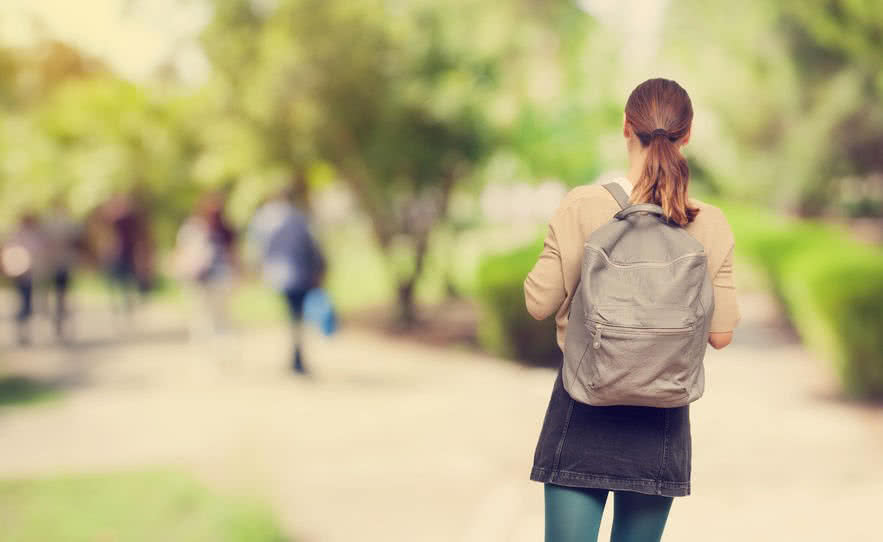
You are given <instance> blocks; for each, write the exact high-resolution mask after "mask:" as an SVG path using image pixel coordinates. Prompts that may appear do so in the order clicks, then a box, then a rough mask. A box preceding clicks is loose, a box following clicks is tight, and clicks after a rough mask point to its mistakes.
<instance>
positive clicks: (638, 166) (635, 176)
mask: <svg viewBox="0 0 883 542" xmlns="http://www.w3.org/2000/svg"><path fill="white" fill-rule="evenodd" d="M646 157H647V153H646V152H642V151H635V152H631V153H629V170H628V173H627V174H626V179H628V180H629V182H630V183H632V186H638V181H640V180H641V175H642V174H643V173H644V160H645V159H646Z"/></svg>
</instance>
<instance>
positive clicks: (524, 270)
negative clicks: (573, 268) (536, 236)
mask: <svg viewBox="0 0 883 542" xmlns="http://www.w3.org/2000/svg"><path fill="white" fill-rule="evenodd" d="M542 248H543V241H542V239H540V240H539V241H537V242H533V243H531V244H529V245H527V246H523V247H520V248H517V249H515V250H512V251H509V252H502V253H497V254H490V255H487V256H485V257H483V258H482V260H481V264H480V265H479V268H478V301H479V306H480V307H481V318H480V320H479V324H478V341H479V343H480V344H481V346H482V348H484V349H485V350H487V351H488V352H492V353H494V354H496V355H499V356H503V357H507V358H512V359H518V360H521V361H525V362H527V363H530V364H533V365H542V366H549V367H554V366H556V365H557V364H558V363H560V362H561V350H559V348H558V344H557V343H556V341H555V320H554V318H552V317H550V318H547V319H546V320H542V321H537V320H535V319H534V318H533V317H532V316H531V315H530V314H528V312H527V307H526V306H525V302H524V279H525V278H526V277H527V274H528V273H529V272H530V270H531V269H532V268H533V266H534V264H535V263H536V261H537V258H538V257H539V255H540V251H541V250H542Z"/></svg>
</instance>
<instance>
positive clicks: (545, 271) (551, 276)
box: [524, 177, 741, 351]
mask: <svg viewBox="0 0 883 542" xmlns="http://www.w3.org/2000/svg"><path fill="white" fill-rule="evenodd" d="M614 180H615V181H616V182H618V183H620V184H621V185H622V187H623V188H624V189H625V191H626V194H630V193H631V191H632V185H631V183H630V182H629V181H628V179H626V178H625V177H618V178H616V179H614ZM689 200H690V203H691V204H692V205H694V206H696V207H699V208H700V211H699V214H698V215H697V216H696V219H695V220H694V221H693V222H691V223H690V224H689V225H687V226H686V228H685V229H686V230H687V232H688V233H690V234H691V235H692V236H693V237H695V238H696V239H697V240H699V242H701V243H702V245H703V246H704V247H705V251H706V253H707V254H708V272H709V274H710V277H711V279H712V285H713V287H714V313H713V315H712V319H711V328H710V330H711V331H721V332H723V331H732V330H733V329H735V328H736V326H737V325H738V323H739V321H740V320H741V314H740V311H739V305H738V302H737V300H736V288H735V285H734V283H733V247H734V244H735V240H734V238H733V231H732V229H731V228H730V224H729V222H727V219H726V217H725V216H724V214H723V212H722V211H721V210H720V209H719V208H717V207H715V206H714V205H711V204H709V203H705V202H703V201H699V200H697V199H694V198H689ZM618 210H619V205H618V204H617V203H616V200H615V199H614V198H613V196H612V195H611V194H610V193H609V192H608V191H607V190H606V189H605V188H604V187H603V186H601V184H589V185H583V186H578V187H576V188H574V189H572V190H571V191H570V192H568V193H567V195H566V196H565V197H564V200H563V201H562V202H561V205H560V206H559V207H558V210H557V211H555V215H554V216H553V217H552V219H551V221H550V222H549V231H548V233H547V234H546V239H545V242H544V245H543V250H542V252H540V256H539V259H538V260H537V263H536V264H534V267H533V269H532V270H531V271H530V273H528V275H527V278H526V279H525V280H524V299H525V303H526V305H527V311H528V312H529V313H530V314H531V316H533V317H534V318H536V319H537V320H543V319H545V318H548V317H549V316H551V315H552V314H554V315H555V324H556V328H557V335H556V337H557V340H558V345H559V346H560V347H561V349H562V351H563V350H564V333H565V330H566V329H567V312H568V310H569V308H570V301H571V299H572V297H573V292H574V290H575V289H576V286H577V285H578V284H579V280H580V264H581V262H582V257H583V244H584V243H585V241H586V239H588V238H589V235H590V234H591V233H592V232H593V231H595V229H597V228H598V227H600V226H602V225H604V224H605V223H607V221H609V220H610V219H611V218H612V217H613V215H614V214H615V213H616V212H617V211H618Z"/></svg>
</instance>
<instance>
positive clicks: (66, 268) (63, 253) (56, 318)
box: [43, 199, 84, 340]
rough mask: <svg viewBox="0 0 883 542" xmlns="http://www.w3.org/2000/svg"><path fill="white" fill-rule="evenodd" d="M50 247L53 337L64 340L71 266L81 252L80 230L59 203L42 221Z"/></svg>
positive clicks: (58, 202) (81, 238) (80, 226)
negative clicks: (53, 294)
mask: <svg viewBox="0 0 883 542" xmlns="http://www.w3.org/2000/svg"><path fill="white" fill-rule="evenodd" d="M43 224H44V227H45V231H46V236H47V240H48V246H49V258H48V259H49V264H50V270H49V274H50V277H49V278H50V280H51V281H52V287H53V290H54V293H55V296H54V297H55V299H54V305H55V306H54V310H53V313H52V315H53V318H52V320H53V324H54V329H55V336H56V338H58V339H60V340H65V339H66V338H67V334H66V333H65V327H66V326H65V322H66V321H67V320H68V317H69V306H68V291H69V289H70V285H71V281H72V278H73V272H74V266H75V265H76V264H77V259H78V258H79V256H80V253H81V251H82V250H83V248H84V244H83V241H84V237H83V227H82V225H81V224H80V223H79V222H78V221H76V220H75V219H74V218H73V217H72V216H71V215H70V212H69V211H68V209H67V206H65V204H64V202H63V201H62V200H60V199H59V200H56V202H55V204H54V206H53V208H52V210H51V212H50V213H49V215H48V216H47V217H46V218H45V219H44V220H43Z"/></svg>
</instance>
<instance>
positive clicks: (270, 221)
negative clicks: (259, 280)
mask: <svg viewBox="0 0 883 542" xmlns="http://www.w3.org/2000/svg"><path fill="white" fill-rule="evenodd" d="M292 196H293V194H292V193H291V191H290V190H283V191H281V192H280V193H278V194H277V195H275V196H274V197H272V198H270V199H269V200H268V201H267V202H265V203H264V204H263V205H261V207H260V208H259V209H258V210H257V212H256V213H255V215H254V217H253V218H252V221H251V224H250V225H249V230H248V234H249V238H250V239H251V240H252V242H254V243H255V245H256V246H257V248H258V250H259V253H260V259H261V266H262V272H263V277H264V280H265V281H266V282H267V284H269V285H270V286H271V287H272V288H273V289H275V290H276V291H277V292H279V293H280V294H282V296H283V297H284V299H285V303H286V306H287V307H288V313H289V316H290V318H291V324H292V343H293V348H292V354H291V368H292V369H293V370H294V372H296V373H298V374H306V373H307V368H306V366H305V364H304V355H303V338H304V300H305V299H306V297H307V293H308V292H309V291H310V290H311V289H313V288H316V287H318V286H319V285H321V283H322V281H323V277H324V274H325V269H326V260H325V257H324V255H323V254H322V251H321V250H320V248H319V245H318V243H317V242H316V239H315V237H314V236H313V234H312V232H311V231H310V227H309V223H308V221H307V218H306V216H305V215H304V213H302V212H301V211H300V210H299V209H298V208H297V207H296V206H295V205H294V203H293V201H292Z"/></svg>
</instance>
